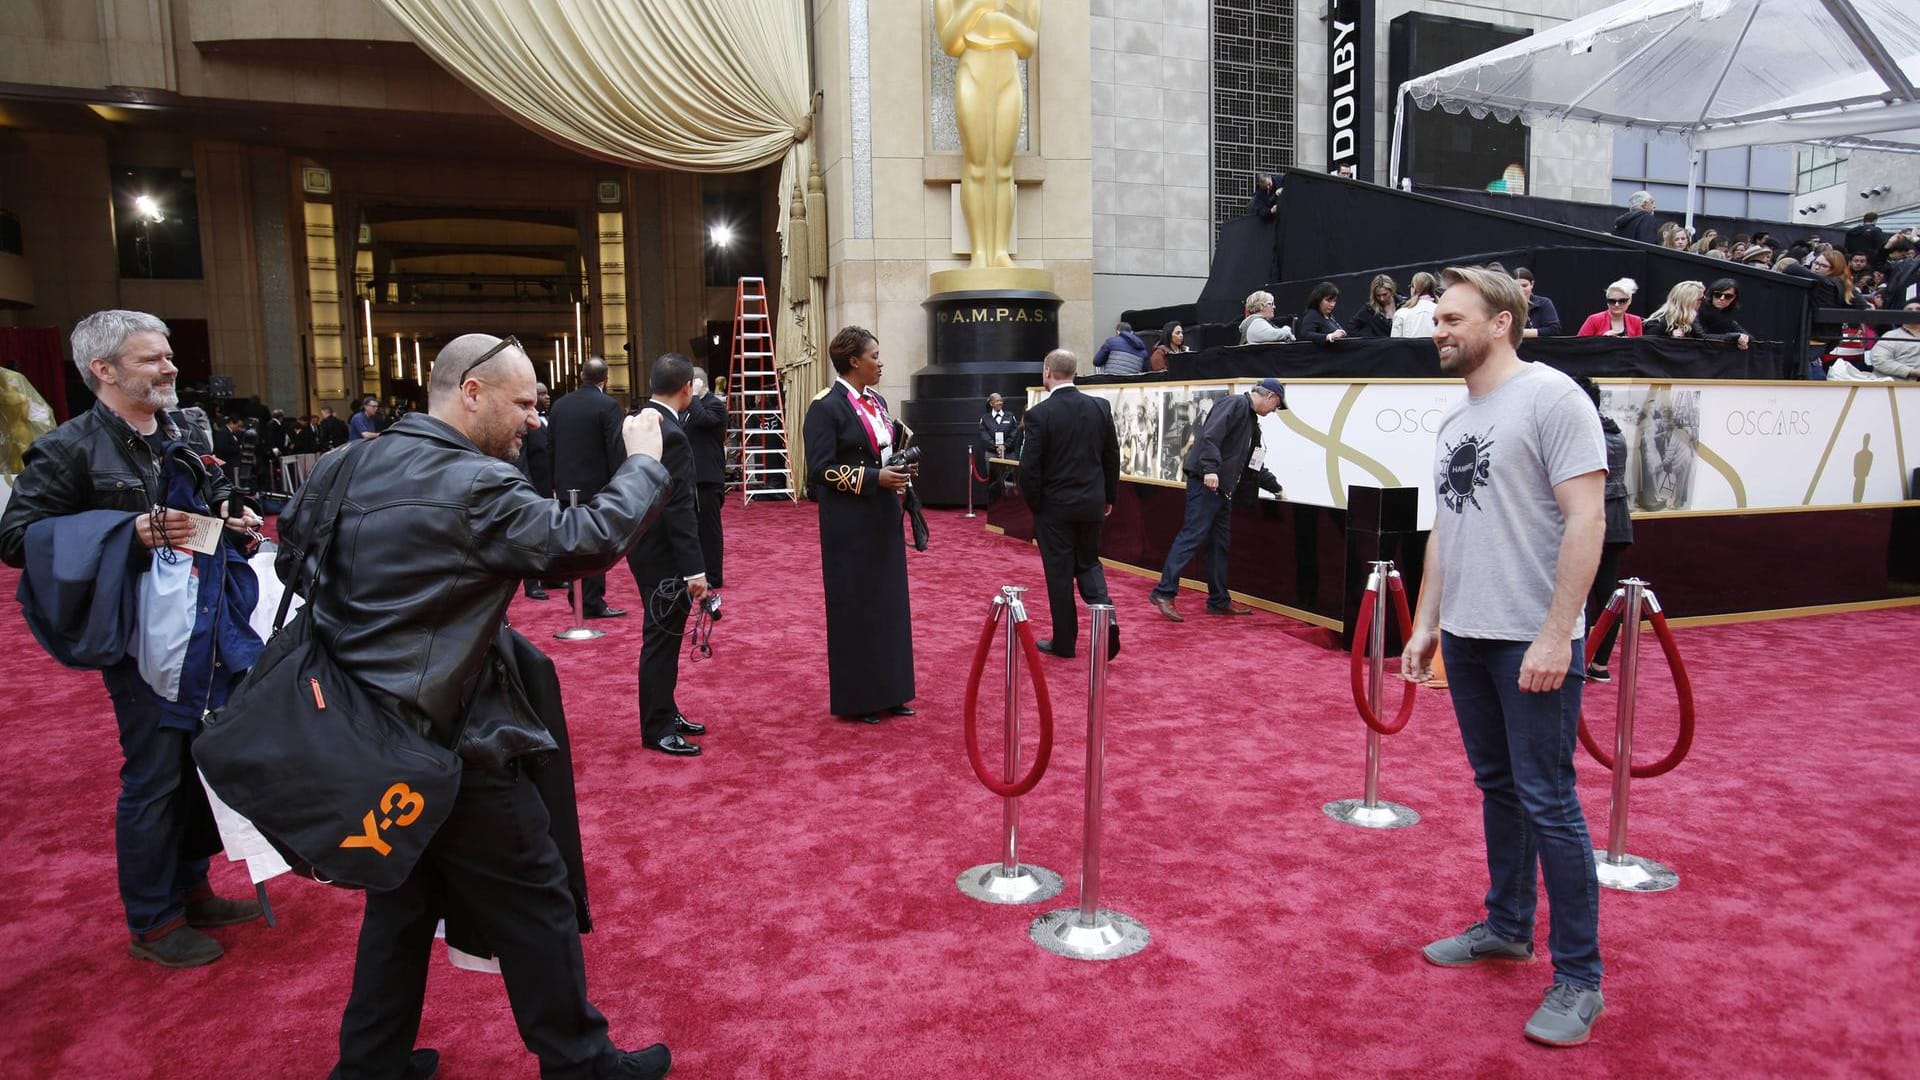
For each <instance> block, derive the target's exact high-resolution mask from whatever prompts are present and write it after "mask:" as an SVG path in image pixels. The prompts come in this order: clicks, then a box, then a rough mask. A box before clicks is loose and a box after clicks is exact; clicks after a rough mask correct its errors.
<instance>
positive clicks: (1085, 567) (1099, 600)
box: [1033, 514, 1113, 656]
mask: <svg viewBox="0 0 1920 1080" xmlns="http://www.w3.org/2000/svg"><path fill="white" fill-rule="evenodd" d="M1104 524H1105V522H1103V521H1101V520H1099V519H1095V520H1093V521H1062V520H1060V519H1059V518H1057V517H1054V516H1053V515H1052V514H1041V515H1039V516H1037V517H1035V518H1034V519H1033V531H1034V537H1035V539H1037V540H1038V541H1039V542H1040V566H1041V568H1042V569H1043V570H1045V571H1046V574H1047V609H1048V610H1049V611H1050V612H1051V613H1052V616H1053V651H1054V652H1055V653H1057V654H1059V655H1061V656H1072V655H1073V653H1074V644H1075V642H1077V641H1078V640H1079V638H1080V613H1079V611H1078V609H1076V608H1075V607H1074V605H1073V590H1074V587H1075V586H1076V585H1077V586H1079V588H1080V598H1081V599H1082V600H1085V601H1086V602H1087V603H1089V604H1111V603H1113V599H1112V598H1111V597H1109V596H1108V595H1107V571H1106V568H1105V567H1103V566H1101V565H1100V530H1101V527H1102V526H1103V525H1104Z"/></svg>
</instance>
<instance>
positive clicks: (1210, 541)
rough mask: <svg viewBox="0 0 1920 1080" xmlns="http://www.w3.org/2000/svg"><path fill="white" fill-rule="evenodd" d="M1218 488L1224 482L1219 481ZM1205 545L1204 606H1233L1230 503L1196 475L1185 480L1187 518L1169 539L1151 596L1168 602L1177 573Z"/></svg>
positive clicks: (1177, 588) (1177, 585)
mask: <svg viewBox="0 0 1920 1080" xmlns="http://www.w3.org/2000/svg"><path fill="white" fill-rule="evenodd" d="M1221 485H1222V487H1224V486H1225V481H1222V482H1221ZM1203 543H1204V544H1206V545H1207V606H1208V607H1210V608H1213V609H1215V610H1225V609H1226V608H1227V607H1228V606H1229V605H1231V604H1232V603H1233V598H1232V597H1231V596H1229V595H1227V549H1228V548H1230V547H1232V546H1233V500H1232V499H1229V498H1227V496H1226V494H1225V492H1224V491H1208V490H1207V485H1206V484H1205V483H1203V482H1202V481H1201V479H1200V478H1199V477H1197V476H1189V477H1187V518H1186V521H1185V522H1184V523H1182V524H1181V526H1180V535H1178V536H1176V537H1174V538H1173V547H1172V548H1171V549H1170V550H1169V551H1168V552H1167V564H1166V566H1165V567H1164V568H1163V569H1162V570H1161V571H1160V584H1158V585H1155V586H1154V587H1153V595H1154V596H1157V597H1159V598H1161V599H1163V600H1171V599H1173V598H1174V596H1175V594H1177V593H1179V591H1180V571H1182V570H1185V569H1186V568H1187V564H1188V563H1189V562H1192V561H1193V556H1194V555H1195V554H1196V553H1197V552H1199V550H1200V545H1201V544H1203Z"/></svg>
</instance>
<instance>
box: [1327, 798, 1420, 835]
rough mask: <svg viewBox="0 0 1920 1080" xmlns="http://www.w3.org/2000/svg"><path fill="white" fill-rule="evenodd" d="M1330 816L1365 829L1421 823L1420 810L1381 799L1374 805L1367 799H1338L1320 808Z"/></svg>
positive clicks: (1399, 827)
mask: <svg viewBox="0 0 1920 1080" xmlns="http://www.w3.org/2000/svg"><path fill="white" fill-rule="evenodd" d="M1320 809H1321V811H1322V812H1324V813H1325V814H1326V815H1327V816H1328V817H1330V818H1332V819H1333V820H1335V821H1341V822H1345V823H1346V824H1348V825H1358V826H1360V827H1361V828H1363V829H1404V828H1406V827H1407V826H1409V825H1418V824H1420V812H1419V811H1418V810H1411V809H1408V808H1407V807H1404V806H1401V805H1400V804H1399V803H1393V802H1388V801H1386V800H1385V799H1381V800H1380V801H1379V802H1378V803H1376V804H1375V805H1373V806H1368V805H1367V800H1365V799H1337V800H1335V801H1333V802H1330V803H1328V804H1327V805H1325V806H1323V807H1321V808H1320Z"/></svg>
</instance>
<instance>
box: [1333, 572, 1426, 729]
mask: <svg viewBox="0 0 1920 1080" xmlns="http://www.w3.org/2000/svg"><path fill="white" fill-rule="evenodd" d="M1387 588H1388V591H1390V592H1392V593H1393V599H1394V608H1395V613H1396V614H1397V615H1399V617H1400V636H1401V637H1402V638H1407V637H1412V636H1413V613H1412V612H1411V611H1409V610H1408V609H1407V590H1406V587H1405V586H1404V585H1402V584H1401V583H1400V577H1399V575H1397V574H1390V575H1387ZM1379 599H1380V593H1379V591H1378V590H1377V589H1368V590H1367V591H1366V592H1365V593H1364V594H1363V595H1362V596H1361V597H1360V614H1359V616H1358V617H1357V618H1356V619H1355V622H1354V628H1353V660H1352V663H1351V665H1350V667H1349V673H1350V675H1351V676H1352V682H1353V704H1354V707H1355V708H1357V709H1359V710H1360V719H1362V720H1364V721H1366V723H1367V726H1368V727H1370V728H1372V729H1373V730H1375V731H1377V732H1379V733H1380V734H1382V735H1396V734H1399V732H1400V729H1401V728H1404V727H1406V726H1407V721H1409V720H1411V719H1413V703H1414V699H1415V697H1416V696H1417V694H1418V692H1419V689H1420V688H1419V687H1418V686H1416V685H1415V684H1413V683H1410V682H1408V683H1402V684H1401V691H1400V711H1399V712H1398V713H1396V714H1394V718H1393V722H1392V723H1390V724H1389V723H1385V722H1383V721H1382V720H1381V719H1380V717H1378V716H1377V715H1375V714H1374V711H1373V709H1372V708H1371V707H1370V706H1368V705H1367V640H1368V634H1369V632H1370V631H1371V630H1372V629H1373V609H1374V608H1375V607H1376V606H1377V605H1378V603H1379Z"/></svg>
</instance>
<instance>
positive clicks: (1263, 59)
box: [1213, 0, 1294, 236]
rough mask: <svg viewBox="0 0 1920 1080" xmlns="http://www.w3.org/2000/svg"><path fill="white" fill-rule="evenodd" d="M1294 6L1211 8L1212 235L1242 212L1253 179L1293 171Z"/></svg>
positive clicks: (1233, 3) (1244, 3)
mask: <svg viewBox="0 0 1920 1080" xmlns="http://www.w3.org/2000/svg"><path fill="white" fill-rule="evenodd" d="M1293 18H1294V5H1292V4H1275V3H1272V2H1271V0H1214V3H1213V231H1214V234H1215V235H1216V236H1217V235H1219V232H1220V226H1222V225H1224V224H1226V223H1227V222H1229V221H1232V220H1233V219H1234V218H1237V217H1239V216H1240V215H1242V214H1244V213H1246V212H1247V200H1248V199H1249V198H1251V197H1252V196H1253V180H1254V177H1256V176H1258V175H1260V174H1261V173H1271V172H1279V171H1280V170H1281V169H1283V168H1285V167H1287V166H1289V165H1292V164H1293V155H1294V116H1293V106H1294V97H1293V53H1294V24H1293Z"/></svg>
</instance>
